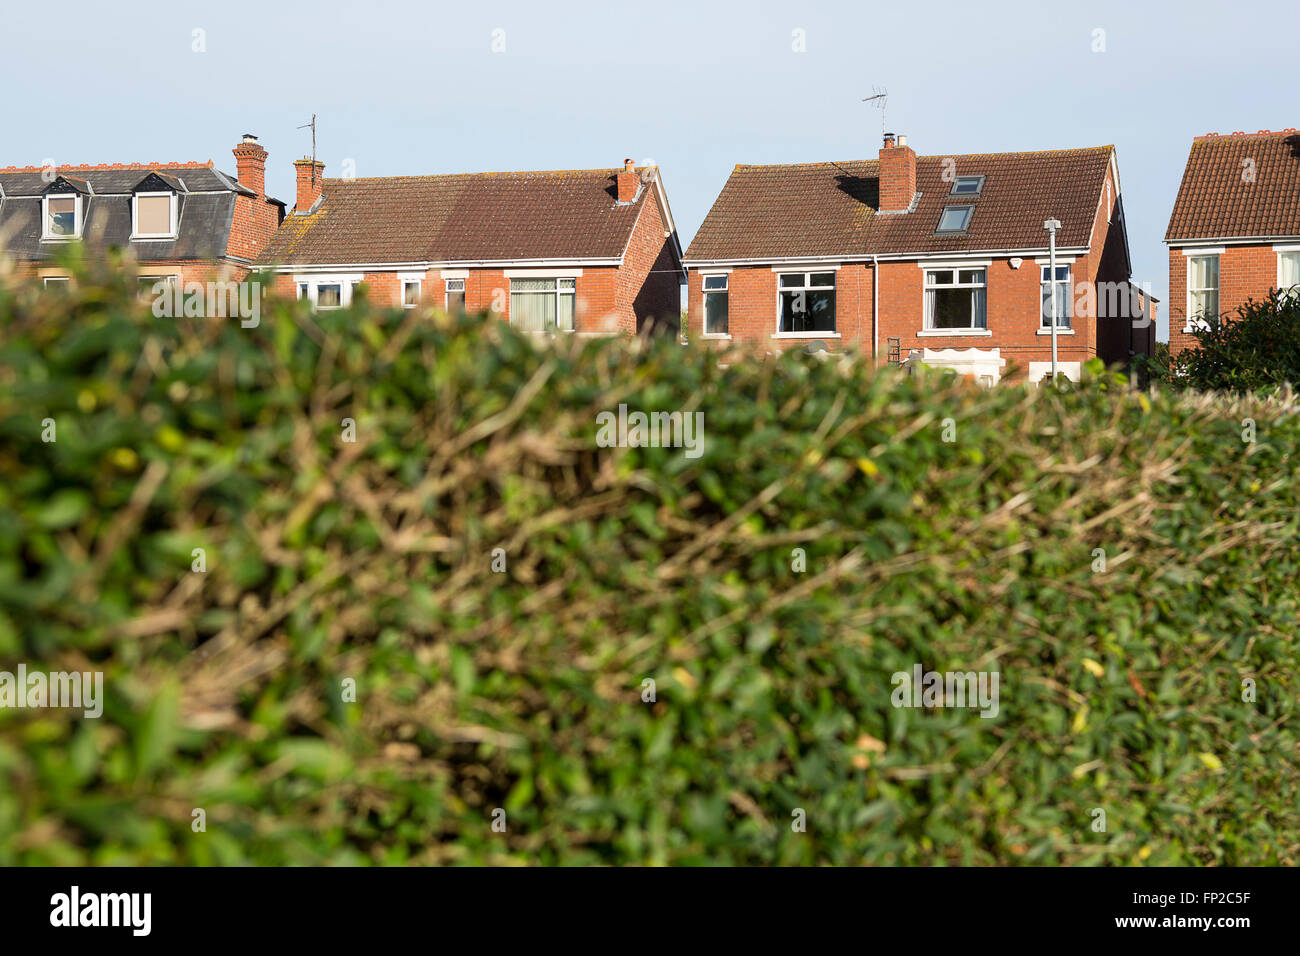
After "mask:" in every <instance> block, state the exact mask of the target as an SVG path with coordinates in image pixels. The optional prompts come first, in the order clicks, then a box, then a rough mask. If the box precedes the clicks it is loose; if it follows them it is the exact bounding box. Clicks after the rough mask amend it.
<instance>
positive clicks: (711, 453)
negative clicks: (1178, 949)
mask: <svg viewBox="0 0 1300 956" xmlns="http://www.w3.org/2000/svg"><path fill="white" fill-rule="evenodd" d="M134 288H135V286H134V279H133V278H132V277H131V276H130V275H129V274H128V273H127V272H125V271H122V270H115V269H113V268H111V267H107V266H106V267H103V268H102V271H101V272H100V274H97V275H92V274H89V273H88V274H85V275H83V276H82V278H81V281H80V285H79V286H78V287H77V288H76V289H73V290H71V291H70V292H69V293H68V294H67V295H46V294H41V292H40V290H38V289H35V288H32V287H21V288H17V289H11V290H8V291H0V671H10V672H13V671H15V670H16V668H17V666H18V665H19V664H23V665H24V666H25V667H26V668H27V670H28V671H33V670H44V671H73V670H76V671H102V672H103V674H104V682H105V690H104V703H103V707H104V711H103V716H102V717H101V718H99V719H88V718H86V717H84V716H83V715H82V713H81V712H80V711H73V710H68V709H44V710H31V709H0V779H2V780H3V785H0V863H3V864H15V863H29V864H64V863H104V864H122V863H183V864H187V863H198V864H238V863H248V862H253V863H262V864H282V863H322V862H330V863H365V862H371V863H405V862H412V863H505V862H524V863H616V864H617V863H653V864H661V863H662V864H684V863H685V864H689V863H699V864H704V863H743V864H757V863H809V864H811V863H836V864H856V863H867V864H900V863H901V864H938V863H965V864H1015V863H1029V864H1133V863H1148V864H1166V865H1168V864H1187V863H1199V864H1238V865H1241V864H1276V863H1288V864H1295V863H1296V862H1297V861H1298V849H1300V837H1298V836H1297V825H1296V824H1297V819H1296V807H1297V805H1298V804H1300V786H1298V782H1300V768H1298V767H1297V764H1298V762H1300V752H1298V751H1297V745H1298V740H1297V735H1296V730H1295V718H1296V713H1297V683H1296V681H1297V677H1296V675H1297V673H1298V672H1300V638H1298V637H1297V627H1296V620H1297V606H1298V601H1300V599H1298V593H1300V591H1298V587H1300V550H1298V549H1297V548H1296V541H1297V540H1298V533H1300V508H1298V507H1297V493H1296V484H1295V472H1296V461H1297V444H1298V442H1300V418H1298V417H1297V415H1296V414H1294V411H1293V410H1291V409H1289V408H1288V406H1287V402H1288V401H1289V398H1288V397H1286V396H1284V397H1282V398H1274V399H1271V400H1267V401H1265V400H1260V399H1255V398H1251V397H1245V398H1241V399H1225V398H1216V397H1205V396H1202V397H1187V396H1182V397H1179V396H1174V395H1170V394H1164V393H1149V394H1148V393H1138V392H1134V391H1131V390H1130V389H1129V388H1128V387H1127V386H1126V385H1125V384H1124V383H1123V381H1122V379H1119V378H1116V377H1115V376H1112V375H1109V374H1107V373H1104V372H1100V373H1095V374H1093V375H1092V376H1090V377H1089V379H1088V380H1087V381H1086V382H1085V383H1084V384H1083V385H1082V386H1079V387H1076V388H1072V389H1069V390H1062V391H1057V390H1056V389H1051V388H1047V389H1043V390H1041V391H1040V390H1036V389H1033V388H1026V387H1013V386H1005V387H998V388H995V389H992V390H989V391H983V390H979V389H976V388H974V387H972V386H970V385H969V384H967V383H965V382H962V381H960V380H957V379H954V378H952V377H951V376H949V375H943V374H939V373H934V374H921V375H918V376H916V377H908V376H904V375H901V374H897V373H895V372H894V371H893V370H889V371H881V372H879V373H877V372H874V371H873V370H872V369H870V368H869V367H867V366H866V365H865V364H862V363H859V362H857V361H855V360H853V359H852V358H846V359H842V360H830V361H822V360H819V359H817V358H815V357H811V356H807V355H802V354H797V353H793V354H792V353H787V354H786V355H785V356H784V357H782V358H780V359H766V360H761V359H754V358H748V359H743V360H741V359H737V360H735V361H730V362H728V363H726V364H725V366H724V365H720V364H719V363H718V361H717V355H716V353H709V352H707V351H705V350H702V349H697V348H687V349H683V348H681V347H680V346H678V345H677V344H676V343H673V342H664V341H658V342H651V343H642V342H631V341H627V340H621V339H619V340H613V339H575V338H572V337H558V338H555V339H546V338H537V337H532V336H526V335H522V334H519V333H516V332H515V331H513V330H512V329H511V328H510V327H509V326H508V325H507V324H506V323H503V322H500V321H497V320H494V319H491V318H486V319H485V318H480V317H466V318H459V319H452V318H449V317H447V316H444V315H433V314H430V313H428V312H426V311H424V310H412V311H406V312H399V311H393V310H384V309H377V308H374V307H371V306H370V305H369V304H367V303H366V302H365V301H364V299H363V300H362V301H360V302H359V303H357V304H355V305H354V307H352V308H350V309H345V310H339V311H331V312H322V313H319V314H315V315H313V314H311V313H309V312H308V311H307V310H306V308H305V306H304V305H303V304H302V303H285V302H274V303H269V304H268V305H267V307H266V308H265V309H264V310H263V315H262V320H261V323H260V325H258V326H257V327H256V328H242V327H241V326H240V324H239V323H238V322H237V321H226V320H205V319H186V318H181V319H171V318H155V317H154V316H153V315H151V314H149V311H148V309H147V307H146V306H141V305H139V304H138V303H137V302H136V300H135V299H134ZM620 403H623V404H626V406H627V407H628V408H629V409H633V410H642V411H646V412H653V411H661V412H682V413H690V412H695V411H701V412H703V413H704V430H703V435H704V443H703V453H702V454H701V455H700V457H698V458H690V457H688V456H686V455H685V454H683V450H682V449H681V448H603V447H600V446H599V445H598V443H597V441H596V437H597V431H598V427H599V426H598V418H597V416H598V415H600V413H601V412H605V411H616V410H617V408H618V406H619V404H620ZM51 421H52V422H53V423H54V427H55V440H53V441H49V440H45V438H46V437H47V433H48V428H49V423H50V422H51ZM349 429H350V430H349ZM1244 437H1245V438H1253V439H1254V440H1253V441H1252V440H1244ZM348 438H352V439H354V440H351V441H349V440H347V439H348ZM196 549H201V550H200V551H196ZM1099 562H1104V564H1103V563H1099ZM200 565H201V566H202V568H203V570H195V568H197V567H199V566H200ZM1103 566H1104V570H1098V569H1099V568H1100V567H1103ZM917 665H920V666H921V667H922V668H923V669H924V670H927V671H960V672H984V673H985V674H989V673H992V672H996V673H997V674H998V677H999V692H1000V702H999V707H998V713H997V716H996V717H990V718H982V717H980V715H979V713H978V711H977V710H974V709H959V708H951V707H949V708H907V707H896V706H894V705H893V703H891V696H892V695H893V693H894V689H895V682H894V679H893V675H895V674H896V673H900V672H902V673H912V672H913V671H914V668H915V667H916V666H917ZM197 810H202V811H203V814H202V819H203V821H205V826H204V827H203V828H202V829H199V828H198V827H199V824H198V822H197V821H198V820H199V819H200V815H199V814H197V813H196V811H197ZM1099 810H1100V811H1103V815H1102V816H1099V815H1098V813H1097V811H1099ZM1099 819H1104V824H1105V828H1104V830H1101V829H1097V821H1098V820H1099ZM494 822H495V823H496V824H497V826H496V827H495V828H494Z"/></svg>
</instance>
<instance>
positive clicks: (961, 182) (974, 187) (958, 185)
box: [948, 176, 984, 196]
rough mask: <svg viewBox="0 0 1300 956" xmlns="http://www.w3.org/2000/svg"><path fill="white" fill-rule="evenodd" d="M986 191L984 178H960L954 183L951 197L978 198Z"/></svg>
mask: <svg viewBox="0 0 1300 956" xmlns="http://www.w3.org/2000/svg"><path fill="white" fill-rule="evenodd" d="M983 190H984V177H983V176H958V177H957V178H956V179H955V180H953V183H952V191H951V192H950V193H948V195H949V196H978V195H979V194H980V193H981V192H982V191H983Z"/></svg>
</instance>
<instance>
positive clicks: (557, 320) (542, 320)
mask: <svg viewBox="0 0 1300 956" xmlns="http://www.w3.org/2000/svg"><path fill="white" fill-rule="evenodd" d="M577 292H578V280H577V279H511V280H510V324H511V325H513V326H514V327H515V328H517V329H520V330H521V331H524V332H553V331H557V330H558V331H561V332H572V331H573V321H574V317H575V316H576V314H577V298H578V296H577Z"/></svg>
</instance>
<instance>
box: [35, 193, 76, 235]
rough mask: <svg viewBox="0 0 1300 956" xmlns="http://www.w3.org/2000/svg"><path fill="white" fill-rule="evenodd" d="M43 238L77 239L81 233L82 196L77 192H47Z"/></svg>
mask: <svg viewBox="0 0 1300 956" xmlns="http://www.w3.org/2000/svg"><path fill="white" fill-rule="evenodd" d="M41 202H42V205H44V207H45V215H44V217H43V219H44V229H43V230H42V233H41V238H42V239H76V238H78V237H79V236H80V235H81V196H80V195H78V194H76V193H52V194H47V195H46V196H45V197H44V198H43V199H42V200H41Z"/></svg>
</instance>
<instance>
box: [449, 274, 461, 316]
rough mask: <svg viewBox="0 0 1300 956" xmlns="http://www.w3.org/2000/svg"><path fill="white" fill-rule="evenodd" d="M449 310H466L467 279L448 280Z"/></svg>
mask: <svg viewBox="0 0 1300 956" xmlns="http://www.w3.org/2000/svg"><path fill="white" fill-rule="evenodd" d="M447 311H448V312H451V313H452V314H455V313H457V312H464V311H465V280H464V279H448V280H447Z"/></svg>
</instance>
